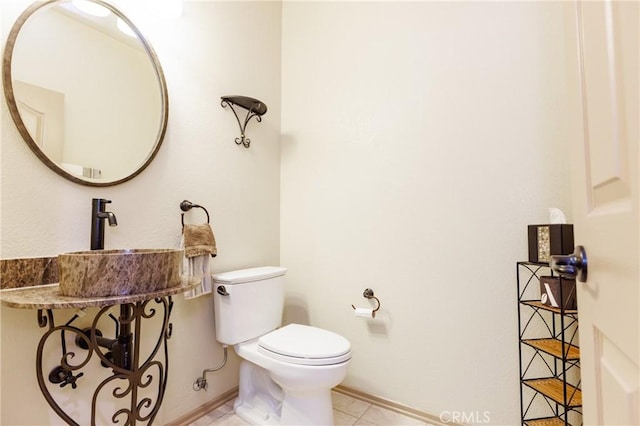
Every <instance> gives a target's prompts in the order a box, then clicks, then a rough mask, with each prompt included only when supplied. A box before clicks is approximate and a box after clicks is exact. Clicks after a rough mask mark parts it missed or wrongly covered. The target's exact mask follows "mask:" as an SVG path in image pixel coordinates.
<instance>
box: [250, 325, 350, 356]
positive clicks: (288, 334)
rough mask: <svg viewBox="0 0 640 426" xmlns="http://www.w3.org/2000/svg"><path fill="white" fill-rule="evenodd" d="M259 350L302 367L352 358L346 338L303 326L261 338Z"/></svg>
mask: <svg viewBox="0 0 640 426" xmlns="http://www.w3.org/2000/svg"><path fill="white" fill-rule="evenodd" d="M258 351H259V352H260V353H262V354H263V355H266V356H269V357H271V358H275V359H277V360H280V361H283V362H290V363H293V364H303V365H330V364H339V363H342V362H345V361H347V360H349V359H351V344H350V343H349V341H348V340H347V339H345V338H344V337H342V336H340V335H339V334H336V333H334V332H332V331H328V330H324V329H321V328H316V327H310V326H308V325H301V324H289V325H286V326H284V327H282V328H279V329H277V330H274V331H272V332H271V333H268V334H265V335H264V336H262V337H260V339H258Z"/></svg>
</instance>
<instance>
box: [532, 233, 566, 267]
mask: <svg viewBox="0 0 640 426" xmlns="http://www.w3.org/2000/svg"><path fill="white" fill-rule="evenodd" d="M528 234H529V262H535V263H548V262H549V261H550V260H551V256H553V255H555V254H560V255H562V254H571V253H573V225H570V224H549V225H529V226H528Z"/></svg>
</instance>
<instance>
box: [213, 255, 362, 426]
mask: <svg viewBox="0 0 640 426" xmlns="http://www.w3.org/2000/svg"><path fill="white" fill-rule="evenodd" d="M286 272H287V269H286V268H281V267H275V266H264V267H258V268H250V269H243V270H239V271H231V272H224V273H220V274H216V275H214V276H213V284H214V288H215V292H214V310H215V329H216V339H217V340H218V342H220V343H222V344H224V345H231V346H233V348H234V350H235V351H236V353H237V354H238V355H239V356H240V357H241V358H242V361H241V364H240V384H239V391H238V398H237V399H236V400H235V402H234V411H235V412H236V414H237V415H239V416H240V417H242V418H243V419H245V420H246V421H248V422H249V423H251V424H254V425H333V407H332V403H331V388H333V387H334V386H336V385H338V384H339V383H340V382H342V380H343V379H344V378H345V376H346V374H347V366H348V365H349V361H350V360H351V344H350V343H349V341H348V340H347V339H345V338H344V337H342V336H340V335H339V334H336V333H334V332H331V331H328V330H324V329H321V328H317V327H310V326H307V325H301V324H288V325H285V326H283V327H280V326H281V321H282V310H283V307H284V282H285V278H284V277H285V274H286Z"/></svg>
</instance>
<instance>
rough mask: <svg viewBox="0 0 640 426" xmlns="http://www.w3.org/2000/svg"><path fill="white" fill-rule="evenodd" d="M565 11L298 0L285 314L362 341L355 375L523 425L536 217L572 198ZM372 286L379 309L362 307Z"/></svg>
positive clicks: (287, 117) (285, 220)
mask: <svg viewBox="0 0 640 426" xmlns="http://www.w3.org/2000/svg"><path fill="white" fill-rule="evenodd" d="M561 13H562V12H561V5H560V4H559V3H549V2H526V3H525V2H518V3H512V2H405V3H394V2H371V3H369V2H351V3H346V2H321V3H318V2H312V3H308V2H285V3H284V5H283V49H282V56H283V61H282V118H283V119H282V133H283V136H282V194H281V200H282V201H281V263H282V265H283V266H286V267H288V268H290V269H289V274H288V284H289V288H288V295H289V301H288V303H289V310H288V314H287V319H288V320H291V321H308V322H310V323H311V324H312V325H316V326H320V327H324V328H327V329H331V330H334V331H336V332H338V333H340V334H342V335H344V336H346V337H347V338H348V339H349V340H350V341H351V343H352V347H353V361H352V364H351V366H350V369H349V374H348V376H347V379H346V381H345V384H346V385H348V386H351V387H354V388H357V389H360V390H362V391H365V392H370V393H372V394H375V395H378V396H381V397H384V398H388V399H391V400H394V401H398V402H401V403H403V404H407V405H410V406H413V407H415V408H418V409H421V410H425V411H428V412H431V413H433V414H435V415H439V414H440V413H443V412H445V411H449V412H458V413H466V414H465V415H466V416H467V417H466V418H467V419H468V420H469V422H474V421H475V422H478V423H481V422H483V421H484V422H486V420H487V417H485V414H487V416H488V418H489V419H490V421H491V423H492V424H516V423H518V421H519V420H518V416H519V394H518V392H519V390H518V389H519V388H518V386H519V385H518V346H517V318H516V316H517V311H516V303H515V301H516V283H515V262H516V261H517V260H526V257H527V251H526V244H527V242H526V225H527V224H531V223H538V222H546V221H547V220H548V219H547V213H546V209H547V207H550V206H556V207H560V208H562V209H564V210H565V211H566V212H567V213H570V212H569V211H568V210H569V205H570V200H569V193H568V191H569V189H568V174H567V166H566V164H565V161H566V159H567V157H566V155H567V148H566V142H567V141H566V134H567V129H566V127H565V123H564V121H565V117H566V112H565V104H564V98H565V87H564V78H565V76H564V68H565V67H564V53H563V45H562V39H563V28H562V14H561ZM366 287H371V288H373V289H374V290H375V293H376V296H378V297H379V298H380V301H381V302H382V309H381V311H380V312H379V315H378V317H376V319H375V320H365V319H361V318H355V317H354V316H353V313H352V309H351V306H350V305H351V304H352V303H353V304H356V305H358V306H363V307H366V306H367V305H368V302H367V301H366V300H365V299H363V297H362V292H363V290H364V289H365V288H366ZM474 416H475V417H474ZM458 418H460V417H458Z"/></svg>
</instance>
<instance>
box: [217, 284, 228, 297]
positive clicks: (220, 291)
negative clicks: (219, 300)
mask: <svg viewBox="0 0 640 426" xmlns="http://www.w3.org/2000/svg"><path fill="white" fill-rule="evenodd" d="M216 291H217V292H218V294H219V295H220V296H228V295H229V293H228V292H227V289H226V288H224V286H223V285H219V286H218V288H216Z"/></svg>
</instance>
